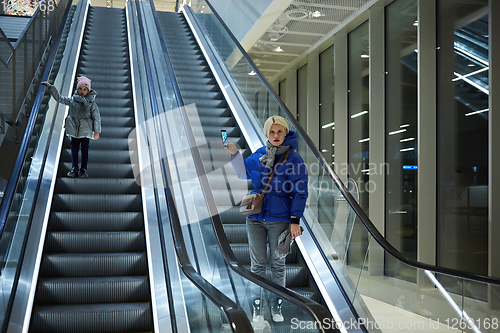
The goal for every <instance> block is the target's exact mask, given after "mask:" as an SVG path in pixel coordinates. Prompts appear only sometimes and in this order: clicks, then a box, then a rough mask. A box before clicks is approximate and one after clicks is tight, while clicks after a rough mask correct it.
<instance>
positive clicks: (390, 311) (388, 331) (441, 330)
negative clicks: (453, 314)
mask: <svg viewBox="0 0 500 333" xmlns="http://www.w3.org/2000/svg"><path fill="white" fill-rule="evenodd" d="M363 300H364V302H365V304H366V306H367V307H368V309H369V310H370V312H371V314H372V315H373V318H374V319H375V322H376V323H377V324H378V327H379V328H380V331H382V332H383V333H423V332H429V333H445V332H446V333H458V332H461V331H460V330H457V329H454V328H452V327H448V326H447V325H445V324H443V323H439V322H437V321H434V320H430V319H428V318H425V317H422V316H419V315H416V314H414V313H411V312H408V311H405V310H403V309H400V308H398V307H395V306H392V305H389V304H387V303H384V302H381V301H378V300H376V299H374V298H371V297H367V296H363ZM367 324H368V325H370V324H371V325H375V323H367ZM367 328H368V330H369V328H370V327H367Z"/></svg>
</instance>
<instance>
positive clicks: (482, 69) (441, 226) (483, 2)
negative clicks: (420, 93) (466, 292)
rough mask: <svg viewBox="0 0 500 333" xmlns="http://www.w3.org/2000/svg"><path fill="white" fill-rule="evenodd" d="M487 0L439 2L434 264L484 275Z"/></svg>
mask: <svg viewBox="0 0 500 333" xmlns="http://www.w3.org/2000/svg"><path fill="white" fill-rule="evenodd" d="M487 6H488V1H487V0H474V1H472V0H470V1H451V2H450V1H441V0H440V1H438V45H439V46H440V50H439V52H438V53H437V55H438V57H437V61H438V64H437V65H438V87H437V88H438V94H437V96H438V115H437V124H438V134H439V135H438V184H437V186H438V225H437V232H438V243H437V247H438V248H437V250H438V258H437V263H438V264H439V265H441V266H445V267H449V268H454V269H458V270H463V271H468V272H470V273H475V274H483V275H487V274H488V113H489V106H488V95H489V82H488V69H489V59H488V15H487V11H486V7H487Z"/></svg>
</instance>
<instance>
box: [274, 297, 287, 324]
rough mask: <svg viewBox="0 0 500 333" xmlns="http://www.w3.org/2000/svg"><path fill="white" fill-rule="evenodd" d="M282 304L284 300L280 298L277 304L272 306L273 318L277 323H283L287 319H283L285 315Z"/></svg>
mask: <svg viewBox="0 0 500 333" xmlns="http://www.w3.org/2000/svg"><path fill="white" fill-rule="evenodd" d="M282 304H283V300H282V299H281V298H278V299H277V300H276V303H275V304H273V305H272V306H271V317H272V318H273V321H274V322H275V323H281V322H283V321H284V320H285V317H283V313H282V312H281V305H282Z"/></svg>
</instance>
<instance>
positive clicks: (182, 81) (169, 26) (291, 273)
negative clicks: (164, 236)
mask: <svg viewBox="0 0 500 333" xmlns="http://www.w3.org/2000/svg"><path fill="white" fill-rule="evenodd" d="M157 14H158V19H159V22H160V25H161V29H162V33H163V36H164V39H165V43H166V46H167V49H168V53H169V55H170V60H171V62H172V66H173V69H174V72H175V76H176V78H177V81H178V83H179V88H180V91H181V94H182V97H183V100H184V102H185V104H186V105H189V104H195V106H196V113H197V114H196V115H194V114H190V117H195V118H196V122H197V120H198V119H199V121H200V124H201V126H199V125H194V126H193V128H192V130H193V132H194V135H195V137H196V138H197V142H199V141H203V140H206V142H207V144H206V145H203V146H199V147H198V148H199V151H200V154H201V156H202V160H203V167H204V172H205V174H206V175H207V176H208V181H209V183H210V188H211V189H212V192H213V195H214V198H215V202H216V204H217V208H218V211H219V213H220V218H221V220H222V223H223V226H224V231H225V233H226V236H227V238H228V241H229V242H230V244H231V249H232V251H233V253H234V254H235V256H236V258H237V259H238V261H239V262H240V263H241V264H243V265H245V266H246V267H247V268H248V269H250V254H249V246H248V239H247V232H246V225H245V216H244V215H242V214H240V213H239V206H238V205H237V204H238V203H239V201H240V200H241V197H243V195H245V194H246V193H247V192H248V190H249V186H251V183H250V181H248V185H247V187H246V188H241V189H239V190H235V189H231V188H229V184H234V183H235V182H238V181H239V180H238V178H237V175H236V174H235V173H234V172H228V173H226V174H222V173H219V172H217V171H218V170H219V171H220V169H221V168H224V166H227V164H228V159H229V156H228V152H227V151H225V150H223V149H222V147H221V143H220V142H221V139H220V130H221V129H225V130H226V131H227V134H228V137H229V140H230V141H231V142H233V143H235V144H236V145H238V146H240V147H241V153H242V155H243V156H244V157H247V156H248V155H250V154H251V150H250V149H249V148H248V146H247V144H246V142H245V139H244V137H243V135H242V133H241V131H240V129H239V127H238V125H237V123H236V120H235V118H234V115H233V114H232V112H231V109H230V108H229V107H228V104H227V102H226V100H225V99H224V96H223V94H222V92H221V91H220V89H219V87H218V85H217V83H216V80H215V78H214V76H213V74H212V72H211V69H210V67H209V66H208V64H207V62H206V60H205V57H204V55H203V53H202V51H201V50H200V48H199V46H198V43H197V42H196V39H195V37H194V36H193V34H192V32H191V30H190V28H189V25H188V23H187V22H186V20H185V18H184V17H183V15H182V14H178V13H167V12H158V13H157ZM231 171H232V170H231ZM228 191H229V193H230V196H231V202H232V203H233V205H234V206H228V200H227V195H228ZM205 227H206V228H208V229H211V228H212V227H211V225H210V224H208V225H205ZM208 232H210V231H208ZM266 277H267V279H270V277H271V272H270V269H269V268H267V271H266ZM286 286H287V287H288V288H290V289H292V290H294V291H296V292H297V293H299V294H301V295H302V296H304V297H308V298H310V299H312V300H314V301H319V300H320V294H319V293H318V291H317V287H316V285H315V284H314V281H313V279H312V277H311V275H310V273H309V271H308V269H307V266H306V264H305V262H304V259H303V258H302V256H301V255H300V253H299V251H298V250H297V247H296V246H294V248H293V252H292V253H291V254H290V255H288V256H287V261H286ZM240 305H241V306H245V305H246V304H240ZM263 307H264V308H265V309H268V308H269V304H266V297H264V304H263ZM289 310H290V309H289ZM283 311H284V315H285V318H287V317H288V325H289V323H290V322H289V320H290V319H291V318H292V317H293V315H292V313H291V312H290V311H288V312H287V307H286V306H284V308H283ZM264 317H265V319H266V320H268V321H269V322H272V320H271V318H270V315H269V311H264ZM285 322H286V320H285ZM285 325H286V324H284V326H283V327H285ZM284 329H285V328H284Z"/></svg>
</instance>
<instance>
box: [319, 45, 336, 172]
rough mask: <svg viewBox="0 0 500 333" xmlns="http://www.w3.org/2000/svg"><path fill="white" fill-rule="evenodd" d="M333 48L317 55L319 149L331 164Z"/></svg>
mask: <svg viewBox="0 0 500 333" xmlns="http://www.w3.org/2000/svg"><path fill="white" fill-rule="evenodd" d="M333 96H335V84H334V73H333V46H331V47H329V48H328V49H326V50H325V51H323V52H322V53H320V55H319V123H320V128H319V149H320V151H321V153H322V154H323V156H324V157H325V159H326V161H327V162H328V163H329V164H332V163H333V161H334V151H335V149H334V148H335V137H334V133H335V117H334V99H333Z"/></svg>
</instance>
